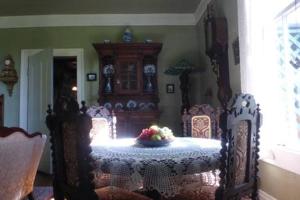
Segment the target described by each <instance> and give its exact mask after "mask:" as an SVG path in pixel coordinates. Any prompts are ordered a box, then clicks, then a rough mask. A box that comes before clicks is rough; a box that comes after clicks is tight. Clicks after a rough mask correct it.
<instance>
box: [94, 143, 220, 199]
mask: <svg viewBox="0 0 300 200" xmlns="http://www.w3.org/2000/svg"><path fill="white" fill-rule="evenodd" d="M91 148H92V152H91V156H92V158H93V161H94V165H95V170H94V173H95V175H96V177H101V176H103V175H109V177H110V183H109V184H110V185H112V186H119V187H120V184H121V185H122V187H123V188H126V189H128V190H130V191H136V190H141V189H142V190H146V191H151V190H156V191H157V192H158V193H159V194H160V195H162V196H165V197H171V196H175V195H176V194H179V193H180V189H181V187H182V185H184V184H185V183H184V180H185V178H184V177H185V176H190V175H197V174H199V173H202V172H208V171H211V170H215V169H218V168H219V158H220V149H221V142H220V140H214V139H204V138H192V137H176V138H175V139H174V140H173V141H172V142H170V143H169V144H168V145H165V146H160V147H145V146H143V145H141V144H139V143H137V142H136V139H134V138H123V139H114V140H103V141H97V142H93V143H92V144H91ZM120 180H123V181H120ZM124 180H125V181H124Z"/></svg>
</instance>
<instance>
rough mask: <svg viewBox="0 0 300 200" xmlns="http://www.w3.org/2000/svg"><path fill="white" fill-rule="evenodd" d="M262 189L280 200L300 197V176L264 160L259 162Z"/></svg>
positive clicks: (293, 199)
mask: <svg viewBox="0 0 300 200" xmlns="http://www.w3.org/2000/svg"><path fill="white" fill-rule="evenodd" d="M259 175H260V189H262V190H263V191H265V192H266V193H268V194H270V195H271V196H273V197H274V198H276V199H278V200H296V199H299V198H300V197H299V196H300V176H299V175H298V174H295V173H293V172H290V171H287V170H284V169H282V168H279V167H277V166H274V165H272V164H269V163H267V162H264V161H260V162H259Z"/></svg>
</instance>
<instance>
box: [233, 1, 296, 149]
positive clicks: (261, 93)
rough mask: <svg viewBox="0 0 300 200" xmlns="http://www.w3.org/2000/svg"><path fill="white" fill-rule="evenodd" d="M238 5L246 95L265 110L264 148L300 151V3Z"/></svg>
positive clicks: (245, 2)
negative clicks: (284, 147) (287, 148)
mask: <svg viewBox="0 0 300 200" xmlns="http://www.w3.org/2000/svg"><path fill="white" fill-rule="evenodd" d="M238 2H239V3H240V5H239V8H240V16H239V17H240V18H239V29H240V32H239V35H240V42H241V44H240V47H241V50H242V51H241V83H242V91H243V92H247V93H251V94H253V95H254V97H255V99H256V100H257V102H258V103H259V104H260V107H261V109H262V110H261V112H262V114H263V124H262V127H261V132H260V135H261V140H260V141H261V147H262V148H261V149H268V148H272V146H274V145H280V146H286V147H289V148H292V149H298V150H300V1H298V0H273V1H269V0H252V1H238Z"/></svg>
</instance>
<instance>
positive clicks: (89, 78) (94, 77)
mask: <svg viewBox="0 0 300 200" xmlns="http://www.w3.org/2000/svg"><path fill="white" fill-rule="evenodd" d="M86 80H87V81H96V80H97V74H96V73H88V74H86Z"/></svg>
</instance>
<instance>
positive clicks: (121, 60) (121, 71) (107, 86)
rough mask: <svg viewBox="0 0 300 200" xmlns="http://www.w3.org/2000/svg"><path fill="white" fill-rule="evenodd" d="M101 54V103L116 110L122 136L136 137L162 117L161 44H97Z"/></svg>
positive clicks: (118, 132) (96, 47) (119, 132)
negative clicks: (159, 57) (160, 108)
mask: <svg viewBox="0 0 300 200" xmlns="http://www.w3.org/2000/svg"><path fill="white" fill-rule="evenodd" d="M93 46H94V47H95V49H96V50H97V52H98V55H99V74H100V75H99V76H100V81H99V100H98V101H99V104H100V105H104V106H105V107H106V108H108V109H110V110H114V112H115V114H116V117H117V135H118V137H128V136H129V137H136V136H137V135H138V134H139V133H140V131H141V130H142V129H143V128H146V127H149V126H150V125H151V124H155V123H157V122H158V119H159V110H158V106H157V104H158V102H159V98H158V86H157V57H158V54H159V52H160V50H161V48H162V44H161V43H99V44H93Z"/></svg>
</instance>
